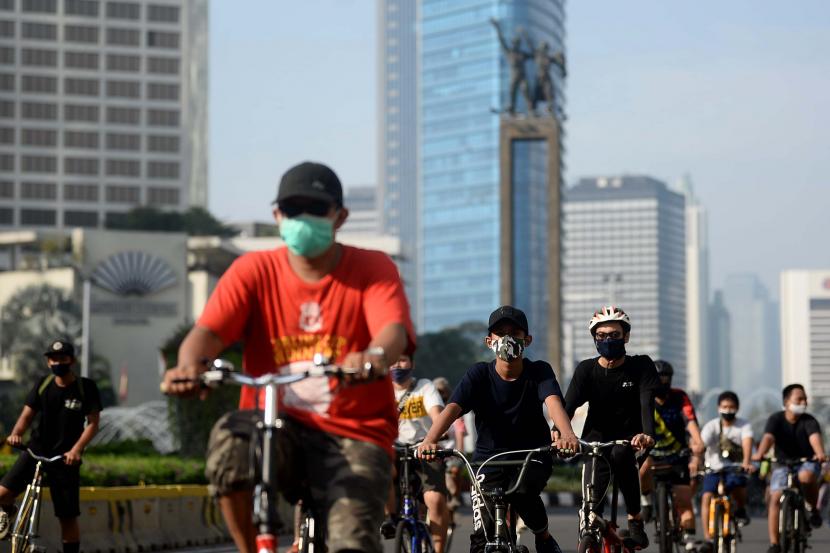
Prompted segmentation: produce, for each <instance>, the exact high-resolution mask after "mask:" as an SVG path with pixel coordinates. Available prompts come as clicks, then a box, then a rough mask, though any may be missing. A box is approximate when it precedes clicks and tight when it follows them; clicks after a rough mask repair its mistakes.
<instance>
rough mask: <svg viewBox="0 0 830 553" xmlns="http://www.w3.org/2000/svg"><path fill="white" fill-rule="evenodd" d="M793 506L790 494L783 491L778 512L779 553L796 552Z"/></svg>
mask: <svg viewBox="0 0 830 553" xmlns="http://www.w3.org/2000/svg"><path fill="white" fill-rule="evenodd" d="M794 518H795V506H794V505H793V504H792V500H791V498H790V494H787V493H785V494H784V497H783V500H782V501H781V510H780V511H779V513H778V543H779V544H780V545H781V553H796V546H795V539H794V538H795V535H794V531H795V520H794Z"/></svg>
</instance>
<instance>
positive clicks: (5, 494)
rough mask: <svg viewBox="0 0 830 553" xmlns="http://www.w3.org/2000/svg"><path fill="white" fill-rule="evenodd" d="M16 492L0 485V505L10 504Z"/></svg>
mask: <svg viewBox="0 0 830 553" xmlns="http://www.w3.org/2000/svg"><path fill="white" fill-rule="evenodd" d="M16 497H17V494H16V493H14V492H13V491H11V490H10V489H9V488H7V487H6V486H0V505H12V504H13V503H14V498H16Z"/></svg>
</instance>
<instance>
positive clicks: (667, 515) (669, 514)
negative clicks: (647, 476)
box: [651, 449, 691, 553]
mask: <svg viewBox="0 0 830 553" xmlns="http://www.w3.org/2000/svg"><path fill="white" fill-rule="evenodd" d="M690 454H691V451H690V450H688V449H687V450H684V451H681V452H679V453H676V454H674V455H670V456H666V457H656V458H655V457H652V463H653V465H652V468H651V472H652V475H653V477H654V502H653V504H654V506H655V507H656V510H657V512H656V513H655V515H656V516H655V517H654V526H655V535H656V537H657V545H658V548H659V551H660V553H671V551H672V550H673V549H674V550H675V551H676V552H677V553H681V552H684V551H685V550H686V545H685V543H684V542H683V530H682V529H681V527H680V515H679V513H678V511H677V506H676V505H675V504H674V490H673V489H672V488H673V486H674V480H675V479H676V478H677V476H678V474H679V473H681V472H683V471H688V458H689V455H690ZM680 463H683V464H682V465H680Z"/></svg>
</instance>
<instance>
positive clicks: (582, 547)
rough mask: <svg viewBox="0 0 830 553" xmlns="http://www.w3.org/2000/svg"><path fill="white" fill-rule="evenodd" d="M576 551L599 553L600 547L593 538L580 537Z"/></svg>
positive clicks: (579, 552)
mask: <svg viewBox="0 0 830 553" xmlns="http://www.w3.org/2000/svg"><path fill="white" fill-rule="evenodd" d="M576 551H577V553H601V549H600V545H599V543H597V540H595V539H594V537H593V536H582V537H581V538H580V539H579V545H578V546H577V549H576Z"/></svg>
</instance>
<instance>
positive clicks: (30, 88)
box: [20, 75, 58, 94]
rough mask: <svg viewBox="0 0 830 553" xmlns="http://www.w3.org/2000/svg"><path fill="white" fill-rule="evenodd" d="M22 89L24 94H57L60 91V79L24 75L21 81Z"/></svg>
mask: <svg viewBox="0 0 830 553" xmlns="http://www.w3.org/2000/svg"><path fill="white" fill-rule="evenodd" d="M20 87H21V89H22V90H23V92H35V93H37V94H55V93H56V92H57V91H58V79H57V78H55V77H43V76H40V75H23V76H22V77H21V79H20Z"/></svg>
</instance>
